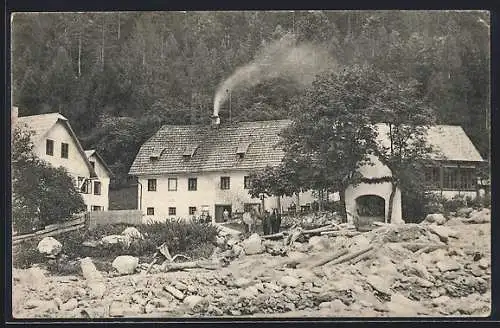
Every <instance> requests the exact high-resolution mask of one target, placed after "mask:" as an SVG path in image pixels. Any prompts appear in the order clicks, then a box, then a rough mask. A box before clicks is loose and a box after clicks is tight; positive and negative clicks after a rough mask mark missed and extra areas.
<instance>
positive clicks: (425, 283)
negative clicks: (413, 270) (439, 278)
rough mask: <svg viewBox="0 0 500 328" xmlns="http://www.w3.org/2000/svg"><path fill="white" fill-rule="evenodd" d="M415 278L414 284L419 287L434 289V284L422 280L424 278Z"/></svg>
mask: <svg viewBox="0 0 500 328" xmlns="http://www.w3.org/2000/svg"><path fill="white" fill-rule="evenodd" d="M415 278H416V283H417V284H418V285H419V286H421V287H424V288H430V287H434V283H432V282H430V281H429V280H427V279H424V278H420V277H415Z"/></svg>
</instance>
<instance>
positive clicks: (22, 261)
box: [13, 219, 218, 273]
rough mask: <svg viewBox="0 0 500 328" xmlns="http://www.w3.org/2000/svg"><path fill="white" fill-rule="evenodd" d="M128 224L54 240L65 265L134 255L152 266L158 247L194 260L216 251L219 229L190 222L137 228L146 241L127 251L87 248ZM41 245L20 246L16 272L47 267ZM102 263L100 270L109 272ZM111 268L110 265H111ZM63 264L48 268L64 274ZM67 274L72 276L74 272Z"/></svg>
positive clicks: (120, 247) (116, 247) (15, 259)
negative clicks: (43, 264)
mask: <svg viewBox="0 0 500 328" xmlns="http://www.w3.org/2000/svg"><path fill="white" fill-rule="evenodd" d="M129 226H130V225H127V224H111V225H101V226H98V227H96V229H94V230H92V231H87V230H80V231H72V232H68V233H65V234H61V235H59V236H56V237H55V238H56V239H57V240H58V241H59V242H60V243H61V244H62V245H63V248H62V254H64V256H65V257H66V260H65V262H68V261H69V262H71V261H74V260H76V259H78V258H84V257H87V256H88V257H91V258H93V259H96V260H97V261H98V262H99V259H105V260H106V261H107V262H109V261H111V260H112V259H114V258H115V257H116V256H119V255H132V256H137V257H139V258H140V259H141V260H142V261H145V262H150V261H151V259H152V256H153V255H154V253H155V252H156V251H157V247H158V246H160V245H161V244H163V243H166V244H167V246H168V249H169V251H170V253H171V255H172V256H174V255H175V254H180V253H182V254H184V255H186V256H189V257H191V258H192V259H197V258H202V257H205V258H206V257H209V256H210V255H211V254H212V252H213V249H214V247H215V246H214V245H215V241H216V237H217V232H218V228H217V227H216V226H214V225H212V224H207V223H196V222H187V221H185V220H181V219H178V220H169V221H166V222H164V223H152V224H140V225H138V226H136V228H137V229H138V230H139V231H140V232H141V233H142V234H143V235H144V239H143V240H133V241H132V243H131V244H130V246H129V247H128V248H127V247H126V246H124V245H121V244H113V245H108V246H106V247H86V246H83V245H82V244H83V242H85V241H98V240H100V239H101V238H102V237H104V236H108V235H119V234H121V233H122V232H123V230H125V228H127V227H129ZM37 245H38V241H36V242H35V241H27V242H23V243H21V244H19V245H18V246H17V247H16V249H17V251H16V252H15V254H14V257H13V266H14V267H16V268H28V267H30V266H31V265H33V264H35V263H46V262H47V259H46V258H45V256H43V255H42V254H40V253H39V252H38V250H37ZM101 262H103V261H100V262H99V265H100V267H102V268H108V269H109V265H104V264H103V263H104V262H103V263H101ZM108 264H109V263H108ZM96 266H97V264H96ZM61 268H64V266H61V264H60V263H59V264H57V265H49V270H55V271H61V270H62V269H61ZM64 271H67V272H68V273H69V272H73V271H74V268H70V269H68V267H66V268H65V269H64Z"/></svg>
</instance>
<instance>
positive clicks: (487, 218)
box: [468, 208, 491, 223]
mask: <svg viewBox="0 0 500 328" xmlns="http://www.w3.org/2000/svg"><path fill="white" fill-rule="evenodd" d="M468 221H469V222H472V223H489V222H491V212H490V210H489V209H488V208H483V209H482V210H481V211H479V212H475V213H473V214H471V216H470V219H469V220H468Z"/></svg>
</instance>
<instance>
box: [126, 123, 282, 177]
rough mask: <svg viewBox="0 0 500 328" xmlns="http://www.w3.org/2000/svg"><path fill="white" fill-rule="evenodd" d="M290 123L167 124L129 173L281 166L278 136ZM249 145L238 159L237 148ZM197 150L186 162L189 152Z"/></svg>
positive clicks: (140, 155)
mask: <svg viewBox="0 0 500 328" xmlns="http://www.w3.org/2000/svg"><path fill="white" fill-rule="evenodd" d="M289 124H290V121H288V120H275V121H257V122H239V123H233V124H220V126H219V127H218V128H216V129H213V128H211V127H210V125H164V126H163V127H161V128H160V130H159V131H158V132H157V133H156V134H155V135H153V136H152V137H151V138H150V139H149V140H148V141H146V142H145V143H144V144H143V145H142V147H141V148H140V150H139V152H138V154H137V156H136V158H135V160H134V162H133V164H132V166H131V168H130V171H129V174H132V175H141V174H164V173H183V172H184V173H188V172H200V171H219V170H227V169H236V170H237V169H245V170H248V169H254V168H264V167H265V166H266V165H278V164H279V163H280V162H281V159H282V157H283V155H284V152H283V151H282V150H281V149H279V148H277V147H276V144H277V143H278V141H279V136H278V133H279V132H280V131H281V130H282V129H284V128H285V127H286V126H288V125H289ZM243 143H249V144H250V146H249V147H248V149H247V151H246V154H245V156H244V157H243V158H239V157H238V155H237V154H236V151H237V150H238V147H239V146H240V145H241V144H243ZM193 145H198V148H197V149H196V151H195V152H194V153H193V156H192V157H191V158H190V159H189V160H188V161H186V160H184V157H183V154H184V152H185V151H186V149H190V147H192V146H193ZM159 148H164V149H165V151H164V152H163V153H162V155H161V156H160V157H159V159H158V160H157V161H150V159H149V157H150V155H151V153H152V152H153V151H154V150H156V149H159Z"/></svg>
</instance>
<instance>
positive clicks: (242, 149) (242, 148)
mask: <svg viewBox="0 0 500 328" xmlns="http://www.w3.org/2000/svg"><path fill="white" fill-rule="evenodd" d="M249 146H250V142H241V143H240V144H239V145H238V148H237V149H236V155H238V157H239V158H243V157H244V156H245V154H246V153H247V151H248V147H249Z"/></svg>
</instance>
